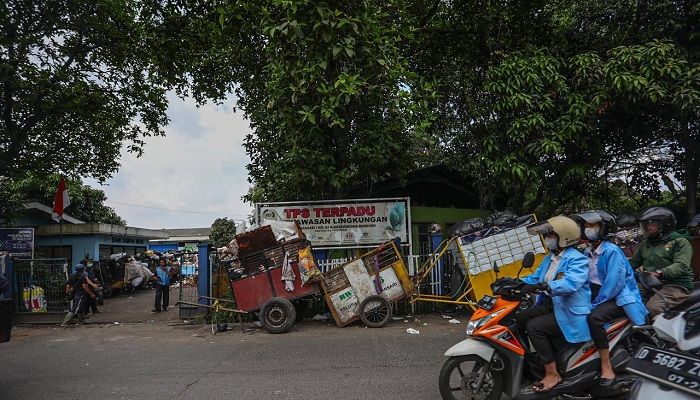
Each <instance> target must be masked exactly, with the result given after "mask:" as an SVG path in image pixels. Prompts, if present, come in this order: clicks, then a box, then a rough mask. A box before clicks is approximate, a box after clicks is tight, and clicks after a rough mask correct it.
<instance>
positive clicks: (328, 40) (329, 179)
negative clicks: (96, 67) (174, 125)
mask: <svg viewBox="0 0 700 400" xmlns="http://www.w3.org/2000/svg"><path fill="white" fill-rule="evenodd" d="M169 3H170V4H176V5H172V6H167V5H166V6H165V7H164V8H158V9H157V10H154V13H153V15H152V20H153V21H154V23H153V24H154V25H158V26H159V28H158V29H157V30H156V32H157V35H158V38H159V41H161V40H162V42H163V45H162V46H161V47H160V49H159V50H157V51H158V54H162V57H161V58H160V60H161V61H160V62H159V63H160V64H163V66H164V68H163V69H168V70H175V71H186V72H187V73H188V74H189V75H188V79H187V80H181V79H178V77H177V76H176V75H174V76H172V77H171V78H172V80H173V82H176V83H177V84H179V85H180V86H179V87H180V89H181V90H182V91H191V93H193V94H194V95H195V97H197V98H221V97H223V96H224V95H225V93H226V91H228V90H235V92H236V94H237V97H238V104H237V105H238V107H240V108H241V109H242V110H243V111H244V113H245V116H246V118H248V119H249V120H250V124H251V127H252V128H253V134H251V135H249V136H248V137H246V139H245V142H244V145H245V147H246V151H247V152H248V154H249V156H250V158H251V163H250V165H249V166H248V170H249V174H250V175H249V180H250V182H251V184H252V185H254V186H255V190H254V191H251V192H250V195H249V196H247V197H246V199H247V200H249V201H262V200H265V201H273V200H299V199H311V198H328V197H337V196H343V195H344V191H345V190H346V188H347V187H349V186H351V185H353V184H357V183H368V184H371V183H373V182H377V181H379V180H382V179H384V178H386V177H395V178H399V179H400V178H401V177H403V176H404V175H405V174H406V173H407V172H408V171H410V170H411V169H413V168H415V166H416V165H419V164H420V163H421V162H423V161H424V160H425V154H426V151H425V148H428V147H431V146H433V143H432V141H431V140H430V137H428V136H427V135H426V134H425V129H426V127H427V125H428V124H429V122H430V120H431V116H430V112H429V107H428V102H429V101H430V99H431V98H432V92H431V86H430V84H429V83H428V82H425V81H421V80H420V79H419V77H418V76H417V75H416V74H414V73H412V72H411V71H410V69H409V68H408V64H407V60H406V59H405V57H403V55H402V46H403V43H404V41H406V40H410V37H411V30H410V29H408V28H407V27H405V26H403V25H402V14H401V12H402V8H401V4H400V2H398V1H389V2H387V1H378V0H366V1H359V2H345V3H329V2H323V1H322V2H316V1H311V0H291V1H287V0H284V1H282V0H269V1H262V2H245V1H241V2H235V3H220V4H213V3H211V2H204V1H184V0H183V1H180V2H169ZM179 32H186V35H187V37H184V36H183V35H181V34H180V33H179ZM202 49H210V50H207V51H206V52H205V55H204V56H199V57H190V56H189V54H190V52H192V53H195V52H196V53H197V54H201V53H202ZM175 51H180V52H182V53H184V57H182V60H174V66H171V63H170V60H171V59H172V57H171V56H170V54H171V53H174V52H175ZM164 74H167V72H164ZM212 76H213V77H212ZM210 78H211V79H210Z"/></svg>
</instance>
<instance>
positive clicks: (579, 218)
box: [570, 210, 617, 239]
mask: <svg viewBox="0 0 700 400" xmlns="http://www.w3.org/2000/svg"><path fill="white" fill-rule="evenodd" d="M570 218H571V219H573V220H574V221H576V222H577V223H578V224H579V225H580V226H581V233H583V231H584V228H585V223H586V222H588V223H589V224H600V232H599V237H600V238H601V239H603V238H605V237H606V236H608V235H612V234H613V233H615V232H616V231H617V222H616V221H615V216H614V215H612V214H610V213H609V212H607V211H605V210H589V211H582V212H580V213H576V214H572V215H571V216H570Z"/></svg>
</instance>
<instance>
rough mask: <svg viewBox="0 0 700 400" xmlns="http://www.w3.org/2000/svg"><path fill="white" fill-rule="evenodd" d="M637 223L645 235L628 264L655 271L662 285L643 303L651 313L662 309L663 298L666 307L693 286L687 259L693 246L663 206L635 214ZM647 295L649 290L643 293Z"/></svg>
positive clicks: (682, 296)
mask: <svg viewBox="0 0 700 400" xmlns="http://www.w3.org/2000/svg"><path fill="white" fill-rule="evenodd" d="M639 224H640V226H641V228H642V230H643V231H644V234H645V235H646V236H647V238H646V239H644V240H643V241H642V242H641V243H640V244H639V247H638V248H637V251H636V252H635V253H634V254H633V255H632V258H631V259H630V264H632V266H633V267H634V268H636V269H637V270H639V271H647V272H651V273H653V274H654V275H656V276H657V277H658V278H659V279H660V280H661V282H662V283H663V286H662V287H661V289H660V291H661V294H662V295H663V297H662V296H660V295H659V294H656V293H655V294H654V295H653V296H651V297H650V298H649V299H648V300H647V303H646V306H647V308H648V309H649V314H650V315H651V317H652V318H653V317H655V316H656V315H658V314H660V313H662V312H663V310H664V300H663V298H664V297H665V298H666V301H667V303H668V307H673V306H675V305H677V304H680V303H682V302H683V301H684V300H685V299H687V298H688V296H689V295H690V291H691V290H692V289H693V270H692V269H691V268H690V260H691V258H692V257H693V248H692V247H691V246H690V242H689V241H688V239H686V238H685V237H684V236H683V235H681V234H680V233H678V232H675V231H674V230H675V229H676V216H675V215H673V212H672V211H671V210H669V209H668V208H665V207H651V208H649V209H647V210H646V211H644V212H643V213H642V215H641V216H640V217H639ZM647 295H649V293H647Z"/></svg>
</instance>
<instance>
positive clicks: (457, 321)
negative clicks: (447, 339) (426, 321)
mask: <svg viewBox="0 0 700 400" xmlns="http://www.w3.org/2000/svg"><path fill="white" fill-rule="evenodd" d="M447 322H449V323H451V324H460V323H461V322H459V320H458V319H454V318H452V319H451V320H449V321H447Z"/></svg>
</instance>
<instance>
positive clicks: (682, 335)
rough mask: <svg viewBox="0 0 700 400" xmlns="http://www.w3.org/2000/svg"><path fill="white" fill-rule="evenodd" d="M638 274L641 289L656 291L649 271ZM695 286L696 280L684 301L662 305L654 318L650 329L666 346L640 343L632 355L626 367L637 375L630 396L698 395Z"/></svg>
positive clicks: (699, 311)
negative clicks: (674, 304) (670, 306)
mask: <svg viewBox="0 0 700 400" xmlns="http://www.w3.org/2000/svg"><path fill="white" fill-rule="evenodd" d="M642 274H643V275H641V276H640V283H641V284H642V285H643V286H644V287H645V289H647V290H649V291H653V292H655V293H660V292H659V291H658V288H659V287H661V282H660V281H659V280H658V279H657V278H656V277H655V276H653V275H651V274H646V273H642ZM699 286H700V285H698V283H697V282H696V284H695V289H694V290H693V292H692V293H691V295H690V297H689V298H688V299H687V300H686V301H684V302H683V303H681V304H679V305H677V306H675V307H673V308H668V307H667V306H666V307H664V309H665V311H664V313H663V314H660V315H658V316H657V317H656V318H655V319H654V323H653V328H654V331H656V333H657V334H658V336H659V337H660V338H661V339H663V340H664V342H666V343H669V344H670V345H668V346H665V347H663V348H660V347H656V346H642V347H640V349H639V350H638V351H637V353H636V354H635V355H634V358H633V359H632V360H631V361H630V362H629V364H628V366H627V368H626V369H627V371H628V372H630V373H632V374H635V375H637V376H639V377H640V378H639V379H638V380H637V382H636V383H635V384H634V385H632V388H631V389H630V394H629V398H630V399H650V398H656V397H655V396H666V397H667V398H669V397H668V396H669V395H670V394H672V395H673V399H674V400H675V399H678V400H685V399H688V400H690V399H697V398H699V397H700V303H699V300H700V293H699V289H700V288H699ZM661 296H662V298H663V300H664V303H666V299H665V298H664V297H663V295H661ZM666 304H667V303H666Z"/></svg>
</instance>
